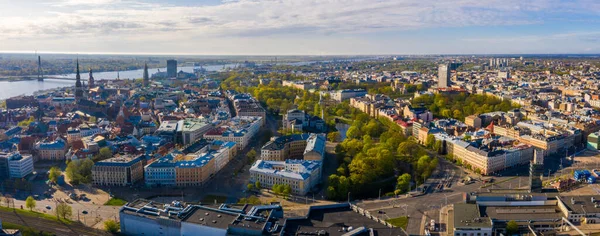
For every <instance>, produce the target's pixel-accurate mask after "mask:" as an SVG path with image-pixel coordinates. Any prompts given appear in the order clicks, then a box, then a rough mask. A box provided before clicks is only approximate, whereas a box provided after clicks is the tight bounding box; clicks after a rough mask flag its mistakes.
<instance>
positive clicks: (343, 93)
mask: <svg viewBox="0 0 600 236" xmlns="http://www.w3.org/2000/svg"><path fill="white" fill-rule="evenodd" d="M365 95H367V90H364V89H345V90H338V91H335V92H332V93H331V99H333V100H336V101H338V102H342V101H346V100H348V99H350V98H355V97H364V96H365Z"/></svg>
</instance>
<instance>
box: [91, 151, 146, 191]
mask: <svg viewBox="0 0 600 236" xmlns="http://www.w3.org/2000/svg"><path fill="white" fill-rule="evenodd" d="M144 158H145V156H144V155H138V156H130V155H123V156H117V157H113V158H109V159H106V160H103V161H99V162H96V164H94V167H92V179H93V181H94V184H95V185H108V186H130V185H133V184H135V183H137V182H138V181H141V180H142V179H143V178H144V164H143V160H144Z"/></svg>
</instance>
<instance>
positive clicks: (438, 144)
mask: <svg viewBox="0 0 600 236" xmlns="http://www.w3.org/2000/svg"><path fill="white" fill-rule="evenodd" d="M433 150H435V151H436V152H438V154H440V153H442V141H440V140H436V141H435V143H434V144H433Z"/></svg>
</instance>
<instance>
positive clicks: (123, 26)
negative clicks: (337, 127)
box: [0, 0, 600, 55]
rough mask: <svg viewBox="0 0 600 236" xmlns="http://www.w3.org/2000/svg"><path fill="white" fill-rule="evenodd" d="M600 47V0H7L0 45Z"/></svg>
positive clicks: (459, 50)
mask: <svg viewBox="0 0 600 236" xmlns="http://www.w3.org/2000/svg"><path fill="white" fill-rule="evenodd" d="M35 50H37V51H40V52H69V53H123V54H128V53H145V54H199V55H299V54H302V55H328V54H338V55H339V54H502V53H510V54H514V53H516V54H519V53H523V54H525V53H528V54H529V53H600V1H598V0H268V1H266V0H225V1H220V0H205V1H192V0H175V1H168V0H162V1H158V0H20V1H14V0H0V51H11V52H32V51H35Z"/></svg>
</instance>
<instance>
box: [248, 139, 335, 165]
mask: <svg viewBox="0 0 600 236" xmlns="http://www.w3.org/2000/svg"><path fill="white" fill-rule="evenodd" d="M324 154H325V137H324V135H322V134H306V133H305V134H293V135H288V136H283V137H274V138H272V139H271V141H269V142H267V143H266V144H265V145H264V146H263V147H262V149H261V156H260V158H261V159H262V160H265V161H285V160H287V159H304V160H319V161H320V160H323V157H324Z"/></svg>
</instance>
